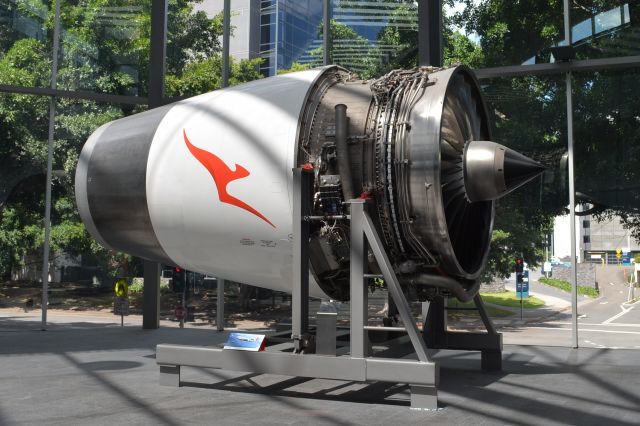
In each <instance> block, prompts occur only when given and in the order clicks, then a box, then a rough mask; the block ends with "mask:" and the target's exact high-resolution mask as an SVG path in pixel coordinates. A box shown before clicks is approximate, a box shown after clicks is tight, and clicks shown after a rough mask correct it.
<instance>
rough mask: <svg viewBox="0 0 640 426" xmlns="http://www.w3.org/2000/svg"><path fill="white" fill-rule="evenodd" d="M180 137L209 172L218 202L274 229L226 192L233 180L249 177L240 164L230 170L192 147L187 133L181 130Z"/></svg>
mask: <svg viewBox="0 0 640 426" xmlns="http://www.w3.org/2000/svg"><path fill="white" fill-rule="evenodd" d="M182 135H183V136H184V143H185V144H187V148H189V151H190V152H191V154H192V155H193V156H194V157H196V159H197V160H198V161H199V162H200V163H201V164H202V165H203V166H204V167H205V169H207V170H208V171H209V173H210V174H211V177H212V178H213V181H214V182H215V184H216V188H218V198H220V201H221V202H223V203H226V204H231V205H233V206H236V207H240V208H241V209H243V210H246V211H248V212H249V213H252V214H254V215H256V216H258V217H259V218H260V219H262V220H264V221H265V222H267V223H268V224H269V225H271V226H273V227H274V228H275V227H276V226H275V225H274V224H273V223H271V221H270V220H269V219H267V218H266V217H264V216H263V215H262V213H260V212H259V211H258V210H256V209H254V208H253V207H251V206H250V205H249V204H247V203H245V202H244V201H242V200H238V199H237V198H236V197H234V196H232V195H230V194H229V193H228V192H227V185H229V183H231V182H233V181H234V180H238V179H242V178H246V177H247V176H249V175H250V173H249V171H248V170H247V169H245V168H244V167H242V166H241V165H240V164H236V167H235V170H231V169H230V168H229V166H227V165H226V164H225V162H224V161H222V160H221V159H220V157H218V156H216V155H214V154H212V153H210V152H209V151H205V150H204V149H200V148H198V147H196V146H194V145H193V144H192V143H191V142H190V141H189V138H188V137H187V132H186V131H185V130H184V129H183V130H182Z"/></svg>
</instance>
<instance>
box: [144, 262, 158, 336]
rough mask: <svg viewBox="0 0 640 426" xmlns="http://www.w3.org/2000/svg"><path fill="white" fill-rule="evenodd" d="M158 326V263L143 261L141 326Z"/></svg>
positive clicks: (151, 327)
mask: <svg viewBox="0 0 640 426" xmlns="http://www.w3.org/2000/svg"><path fill="white" fill-rule="evenodd" d="M158 327H160V264H159V263H158V262H152V261H150V260H145V261H144V289H143V291H142V328H143V329H145V330H154V329H156V328H158Z"/></svg>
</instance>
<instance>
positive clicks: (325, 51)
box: [322, 0, 331, 65]
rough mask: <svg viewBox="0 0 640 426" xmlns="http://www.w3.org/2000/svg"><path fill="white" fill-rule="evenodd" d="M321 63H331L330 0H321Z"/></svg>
mask: <svg viewBox="0 0 640 426" xmlns="http://www.w3.org/2000/svg"><path fill="white" fill-rule="evenodd" d="M322 25H323V27H322V64H323V65H329V64H330V63H331V0H322Z"/></svg>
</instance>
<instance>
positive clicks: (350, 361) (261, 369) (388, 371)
mask: <svg viewBox="0 0 640 426" xmlns="http://www.w3.org/2000/svg"><path fill="white" fill-rule="evenodd" d="M156 362H157V363H158V364H159V365H160V384H161V385H164V386H176V387H177V386H180V383H181V382H180V368H181V366H190V367H202V368H218V369H223V370H231V371H239V372H253V373H258V374H278V375H288V376H298V377H309V378H320V379H333V380H345V381H355V382H379V381H381V382H391V383H408V384H409V385H410V388H411V408H415V409H434V408H437V392H436V386H437V383H438V371H439V370H438V367H437V365H436V364H435V363H433V362H420V361H412V360H403V359H387V358H353V357H351V356H335V357H333V356H325V355H315V354H305V355H301V354H295V353H292V352H282V351H279V350H267V351H264V352H244V351H230V350H224V349H219V348H210V347H200V346H184V345H169V344H161V345H158V346H157V351H156Z"/></svg>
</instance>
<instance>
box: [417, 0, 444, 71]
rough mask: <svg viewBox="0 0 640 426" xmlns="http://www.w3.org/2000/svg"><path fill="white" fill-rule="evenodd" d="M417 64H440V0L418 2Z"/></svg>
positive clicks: (436, 65) (437, 65)
mask: <svg viewBox="0 0 640 426" xmlns="http://www.w3.org/2000/svg"><path fill="white" fill-rule="evenodd" d="M418 65H419V66H427V65H431V66H434V67H439V66H442V0H420V1H419V2H418Z"/></svg>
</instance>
